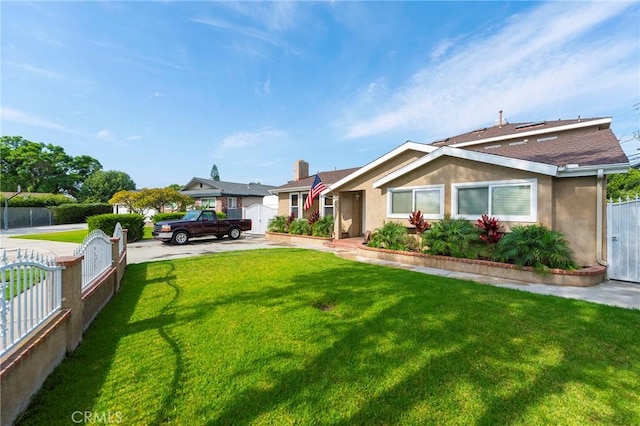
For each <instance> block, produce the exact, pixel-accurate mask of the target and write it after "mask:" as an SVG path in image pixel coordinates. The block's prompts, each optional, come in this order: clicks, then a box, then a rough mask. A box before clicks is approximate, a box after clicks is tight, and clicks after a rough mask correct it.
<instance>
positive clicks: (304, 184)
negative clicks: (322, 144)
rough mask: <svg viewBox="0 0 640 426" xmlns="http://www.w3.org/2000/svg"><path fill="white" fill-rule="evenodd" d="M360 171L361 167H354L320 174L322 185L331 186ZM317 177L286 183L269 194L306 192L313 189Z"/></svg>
mask: <svg viewBox="0 0 640 426" xmlns="http://www.w3.org/2000/svg"><path fill="white" fill-rule="evenodd" d="M358 170H360V167H352V168H350V169H341V170H331V171H325V172H318V175H319V176H320V180H321V181H322V183H324V184H325V185H327V186H331V185H332V184H334V183H335V182H337V181H339V180H341V179H343V178H344V177H345V176H348V175H350V174H351V173H354V172H356V171H358ZM315 177H316V175H315V174H314V175H313V176H308V177H306V178H304V179H300V180H295V181H290V182H287V183H285V184H284V185H281V186H278V187H276V188H273V189H271V190H270V191H269V192H270V193H272V194H279V193H281V192H297V191H306V190H308V189H309V188H311V184H313V179H315ZM325 192H326V191H325ZM323 193H324V192H323Z"/></svg>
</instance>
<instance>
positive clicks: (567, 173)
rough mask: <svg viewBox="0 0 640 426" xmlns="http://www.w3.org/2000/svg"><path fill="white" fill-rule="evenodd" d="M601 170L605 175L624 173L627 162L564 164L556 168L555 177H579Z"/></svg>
mask: <svg viewBox="0 0 640 426" xmlns="http://www.w3.org/2000/svg"><path fill="white" fill-rule="evenodd" d="M600 170H602V172H603V173H604V174H605V175H610V174H615V173H626V172H627V171H628V170H629V163H617V164H594V165H588V166H573V167H572V166H564V167H559V168H558V173H557V177H559V178H562V177H581V176H596V175H597V174H598V172H599V171H600Z"/></svg>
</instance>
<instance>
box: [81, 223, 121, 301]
mask: <svg viewBox="0 0 640 426" xmlns="http://www.w3.org/2000/svg"><path fill="white" fill-rule="evenodd" d="M118 224H119V223H118ZM74 254H75V255H76V256H80V255H84V259H83V260H82V288H83V289H84V288H86V287H87V286H89V285H90V284H91V283H92V282H93V281H94V280H95V279H96V278H98V277H99V276H100V274H102V273H103V272H104V271H106V270H107V269H109V268H110V267H111V265H112V264H113V262H114V261H115V259H111V239H110V238H109V236H108V235H107V234H105V233H104V232H103V231H102V230H100V229H94V230H93V231H91V232H90V233H89V235H87V237H86V238H85V239H84V241H83V242H82V244H81V245H80V247H78V248H77V249H76V250H75V251H74Z"/></svg>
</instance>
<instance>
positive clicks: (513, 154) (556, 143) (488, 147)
mask: <svg viewBox="0 0 640 426" xmlns="http://www.w3.org/2000/svg"><path fill="white" fill-rule="evenodd" d="M592 120H598V119H592V118H591V119H581V120H558V121H546V122H545V121H543V122H538V123H511V124H505V125H502V126H494V127H489V128H486V129H480V130H476V131H473V132H468V133H463V134H461V135H458V136H453V137H450V138H447V139H445V140H441V141H436V142H434V143H432V145H434V146H451V145H452V146H457V145H458V144H466V143H469V142H474V141H482V140H484V139H491V138H499V137H506V136H512V137H509V138H508V139H504V140H498V141H487V142H479V143H478V144H475V145H463V146H460V148H463V149H469V150H473V151H478V152H484V153H487V154H494V155H500V156H503V157H510V158H517V159H520V160H528V161H535V162H539V163H545V164H552V165H555V166H566V165H567V164H578V165H580V166H587V165H605V164H620V163H627V162H628V161H629V160H628V158H627V156H626V155H625V153H624V151H623V150H622V147H621V146H620V143H619V142H618V139H617V138H616V136H615V134H614V133H613V131H611V129H610V128H609V124H608V123H605V124H600V125H597V124H594V125H593V126H590V127H585V128H583V129H577V130H572V131H559V132H557V133H556V132H548V133H543V134H540V135H533V136H527V137H525V138H523V137H520V136H519V135H520V134H523V133H524V132H531V131H536V130H542V129H552V128H554V127H559V126H565V125H571V124H577V123H586V122H589V121H592Z"/></svg>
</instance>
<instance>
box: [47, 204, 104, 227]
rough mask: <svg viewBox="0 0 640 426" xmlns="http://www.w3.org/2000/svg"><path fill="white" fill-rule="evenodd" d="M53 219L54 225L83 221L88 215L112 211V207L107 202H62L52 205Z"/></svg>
mask: <svg viewBox="0 0 640 426" xmlns="http://www.w3.org/2000/svg"><path fill="white" fill-rule="evenodd" d="M51 210H52V211H53V220H54V222H55V224H56V225H63V224H66V223H85V222H86V221H87V218H88V217H89V216H95V215H99V214H106V213H111V212H113V207H112V206H111V205H110V204H107V203H93V204H63V205H61V206H57V207H52V208H51Z"/></svg>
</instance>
